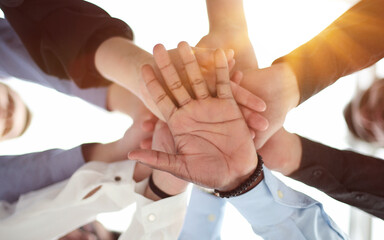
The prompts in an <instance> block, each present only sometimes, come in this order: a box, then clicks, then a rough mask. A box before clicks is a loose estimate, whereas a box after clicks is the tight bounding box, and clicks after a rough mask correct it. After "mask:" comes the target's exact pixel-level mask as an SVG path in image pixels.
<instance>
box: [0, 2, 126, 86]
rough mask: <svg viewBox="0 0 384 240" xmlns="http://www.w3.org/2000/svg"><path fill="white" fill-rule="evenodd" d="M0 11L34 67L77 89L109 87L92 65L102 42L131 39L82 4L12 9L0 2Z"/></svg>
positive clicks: (106, 17) (102, 13) (110, 20)
mask: <svg viewBox="0 0 384 240" xmlns="http://www.w3.org/2000/svg"><path fill="white" fill-rule="evenodd" d="M0 7H1V9H2V10H3V12H4V15H5V17H6V18H7V20H8V21H9V22H10V24H11V26H12V27H13V29H14V30H15V31H16V33H17V34H18V35H19V37H20V39H21V41H22V42H23V44H24V45H25V47H26V48H27V50H28V52H29V54H30V55H31V57H32V58H33V60H34V61H35V62H36V63H37V65H38V66H39V67H40V68H41V69H42V70H43V71H44V72H46V73H48V74H50V75H54V76H56V77H59V78H63V79H72V80H73V81H75V83H76V84H77V85H78V86H79V87H81V88H88V87H96V86H105V85H108V84H109V81H107V80H106V79H105V78H103V77H102V76H101V75H100V74H99V73H98V71H97V70H96V67H95V64H94V57H95V52H96V50H97V48H98V47H99V45H100V44H101V43H102V42H103V41H105V40H107V39H108V38H110V37H114V36H121V37H124V38H128V39H133V33H132V31H131V29H130V28H129V26H128V25H127V24H126V23H124V22H123V21H121V20H119V19H116V18H112V17H111V16H110V15H109V14H108V13H107V12H105V11H104V10H103V9H101V8H99V7H97V6H95V5H94V4H91V3H89V2H86V1H82V0H54V1H53V0H24V1H23V3H22V4H21V5H18V6H16V7H7V6H6V5H4V4H3V3H2V1H0Z"/></svg>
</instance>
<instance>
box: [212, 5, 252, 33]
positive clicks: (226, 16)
mask: <svg viewBox="0 0 384 240" xmlns="http://www.w3.org/2000/svg"><path fill="white" fill-rule="evenodd" d="M206 4H207V11H208V17H209V28H210V32H211V31H212V32H213V31H220V30H224V29H227V30H241V31H245V32H247V31H248V30H247V22H246V19H245V15H244V8H243V1H242V0H207V1H206Z"/></svg>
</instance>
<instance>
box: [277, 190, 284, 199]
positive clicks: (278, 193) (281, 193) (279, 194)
mask: <svg viewBox="0 0 384 240" xmlns="http://www.w3.org/2000/svg"><path fill="white" fill-rule="evenodd" d="M277 196H278V197H279V198H280V199H282V198H283V197H284V194H283V192H282V191H280V190H277Z"/></svg>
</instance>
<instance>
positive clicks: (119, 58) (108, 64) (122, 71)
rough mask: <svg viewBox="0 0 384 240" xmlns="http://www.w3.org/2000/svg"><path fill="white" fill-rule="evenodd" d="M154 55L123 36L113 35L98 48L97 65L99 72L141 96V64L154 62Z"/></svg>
mask: <svg viewBox="0 0 384 240" xmlns="http://www.w3.org/2000/svg"><path fill="white" fill-rule="evenodd" d="M152 62H153V58H152V55H151V54H150V53H148V52H146V51H144V50H143V49H141V48H140V47H138V46H136V45H135V44H134V43H133V42H132V41H130V40H128V39H126V38H122V37H112V38H109V39H107V40H106V41H104V42H103V43H102V44H101V45H100V46H99V47H98V49H97V50H96V54H95V66H96V69H97V70H98V71H99V73H100V74H101V75H102V76H103V77H105V78H107V79H109V80H111V81H113V82H115V83H117V84H119V85H121V86H123V87H124V88H126V89H128V90H130V91H131V92H132V93H134V94H135V95H137V96H139V97H140V87H141V85H140V84H141V66H142V65H144V64H146V63H152Z"/></svg>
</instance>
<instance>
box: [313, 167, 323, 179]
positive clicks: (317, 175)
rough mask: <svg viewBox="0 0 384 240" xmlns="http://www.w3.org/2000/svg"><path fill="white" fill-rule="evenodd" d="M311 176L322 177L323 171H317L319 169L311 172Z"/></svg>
mask: <svg viewBox="0 0 384 240" xmlns="http://www.w3.org/2000/svg"><path fill="white" fill-rule="evenodd" d="M312 175H313V176H315V177H320V176H321V175H323V171H322V170H319V169H318V170H315V171H313V173H312Z"/></svg>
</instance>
